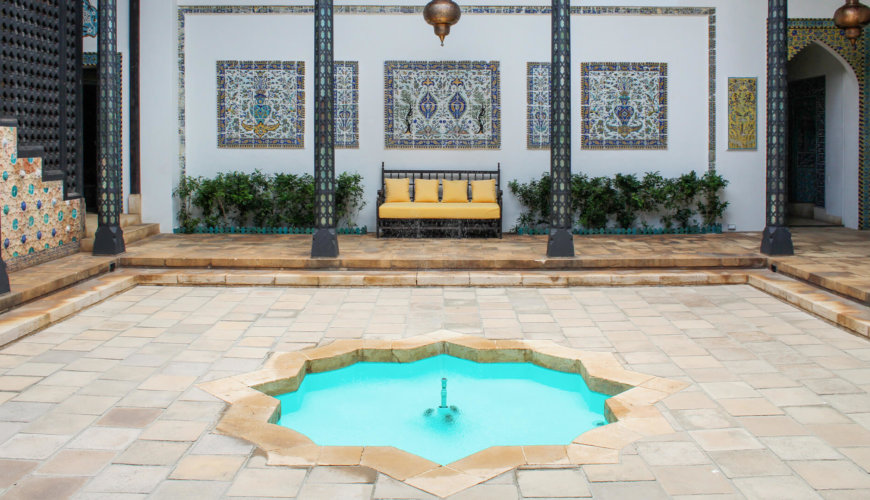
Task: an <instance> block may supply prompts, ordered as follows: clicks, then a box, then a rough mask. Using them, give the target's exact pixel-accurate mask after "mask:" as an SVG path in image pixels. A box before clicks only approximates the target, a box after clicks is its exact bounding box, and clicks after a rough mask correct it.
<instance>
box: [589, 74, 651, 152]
mask: <svg viewBox="0 0 870 500" xmlns="http://www.w3.org/2000/svg"><path fill="white" fill-rule="evenodd" d="M580 81H581V92H580V113H581V136H580V142H581V145H582V147H583V148H584V149H667V147H668V65H667V63H654V62H642V63H630V62H591V63H583V64H582V65H581V76H580Z"/></svg>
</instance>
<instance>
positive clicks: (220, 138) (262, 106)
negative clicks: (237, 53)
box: [216, 61, 305, 149]
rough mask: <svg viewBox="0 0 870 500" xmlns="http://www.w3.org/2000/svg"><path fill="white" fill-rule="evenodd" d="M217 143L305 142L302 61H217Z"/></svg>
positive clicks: (282, 144)
mask: <svg viewBox="0 0 870 500" xmlns="http://www.w3.org/2000/svg"><path fill="white" fill-rule="evenodd" d="M216 68H217V147H218V148H282V149H302V148H304V147H305V62H304V61H217V63H216Z"/></svg>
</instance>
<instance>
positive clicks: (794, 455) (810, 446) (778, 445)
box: [761, 436, 843, 460]
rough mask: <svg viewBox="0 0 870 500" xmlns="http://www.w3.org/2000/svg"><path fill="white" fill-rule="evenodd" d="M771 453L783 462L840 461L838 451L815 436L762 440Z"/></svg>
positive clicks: (840, 456)
mask: <svg viewBox="0 0 870 500" xmlns="http://www.w3.org/2000/svg"><path fill="white" fill-rule="evenodd" d="M761 441H762V442H763V443H764V444H765V445H767V447H768V448H770V450H771V451H773V452H774V453H776V455H777V456H778V457H779V458H781V459H783V460H838V459H841V458H843V456H842V455H840V454H839V453H838V452H837V450H835V449H834V448H832V447H830V446H828V445H827V444H826V443H825V442H824V441H822V440H821V439H819V438H817V437H815V436H788V437H769V438H761Z"/></svg>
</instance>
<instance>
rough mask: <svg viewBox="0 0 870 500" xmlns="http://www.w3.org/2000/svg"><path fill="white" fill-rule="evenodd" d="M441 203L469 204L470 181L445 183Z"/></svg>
mask: <svg viewBox="0 0 870 500" xmlns="http://www.w3.org/2000/svg"><path fill="white" fill-rule="evenodd" d="M441 203H468V181H444V189H443V190H442V191H441Z"/></svg>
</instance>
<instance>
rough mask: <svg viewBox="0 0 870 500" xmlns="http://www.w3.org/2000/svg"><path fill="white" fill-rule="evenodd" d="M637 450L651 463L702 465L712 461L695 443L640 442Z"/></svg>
mask: <svg viewBox="0 0 870 500" xmlns="http://www.w3.org/2000/svg"><path fill="white" fill-rule="evenodd" d="M637 451H638V453H640V456H641V457H643V459H644V460H645V461H646V463H648V464H649V465H700V464H708V463H710V459H709V458H708V457H707V455H705V454H704V452H702V451H701V449H700V448H698V445H696V444H695V443H689V442H683V441H675V442H667V441H662V442H639V443H637Z"/></svg>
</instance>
